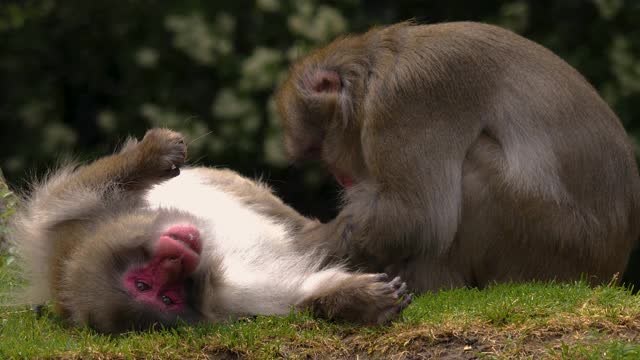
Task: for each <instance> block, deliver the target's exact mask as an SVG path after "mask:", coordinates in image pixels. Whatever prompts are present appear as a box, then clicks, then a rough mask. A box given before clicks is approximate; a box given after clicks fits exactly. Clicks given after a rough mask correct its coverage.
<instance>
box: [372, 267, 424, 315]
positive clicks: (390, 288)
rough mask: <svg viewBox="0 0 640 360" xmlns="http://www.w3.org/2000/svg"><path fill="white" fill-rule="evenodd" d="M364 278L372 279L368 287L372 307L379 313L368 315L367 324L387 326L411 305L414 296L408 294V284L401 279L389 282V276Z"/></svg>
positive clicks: (397, 278) (374, 275) (379, 275)
mask: <svg viewBox="0 0 640 360" xmlns="http://www.w3.org/2000/svg"><path fill="white" fill-rule="evenodd" d="M364 276H369V277H371V279H370V284H369V285H368V286H367V287H368V288H369V292H370V293H371V299H370V301H371V302H372V305H371V306H373V307H375V308H376V310H375V312H377V314H376V313H375V312H373V313H371V314H366V316H365V317H367V318H368V319H367V322H369V323H376V324H385V323H387V322H389V321H391V320H393V319H395V318H396V317H397V316H398V314H400V312H401V311H402V310H404V309H405V308H406V307H407V306H409V304H411V301H412V300H413V296H412V295H411V294H410V293H408V292H407V284H406V283H405V282H403V281H402V280H401V279H400V277H395V278H393V280H391V281H388V280H389V277H388V275H387V274H372V275H364Z"/></svg>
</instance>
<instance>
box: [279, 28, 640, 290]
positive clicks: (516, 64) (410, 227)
mask: <svg viewBox="0 0 640 360" xmlns="http://www.w3.org/2000/svg"><path fill="white" fill-rule="evenodd" d="M327 73H328V75H327ZM332 73H336V74H338V75H339V78H340V82H339V83H338V84H334V81H333V77H334V76H335V75H331V74H332ZM336 87H337V88H338V89H337V91H336V90H335V88H336ZM277 100H278V108H279V111H280V114H281V115H282V124H283V128H284V131H285V145H286V147H287V149H288V151H289V153H290V154H291V156H292V157H293V158H294V159H297V158H302V157H304V156H305V155H308V154H309V153H313V152H317V153H318V155H319V156H320V158H321V159H322V160H323V161H324V162H325V163H326V164H327V165H328V167H329V169H330V170H331V171H333V172H334V173H336V174H347V175H349V176H350V177H351V178H353V179H354V180H355V185H354V186H353V187H351V188H348V189H346V190H345V193H344V207H343V209H342V211H341V212H340V214H339V215H338V216H337V218H336V219H334V220H333V221H331V222H329V223H327V224H317V225H314V226H311V227H309V228H308V229H306V231H305V235H304V236H303V239H304V241H302V243H301V246H302V247H309V246H322V247H324V248H326V249H327V250H328V251H330V252H331V253H333V254H335V255H336V256H337V257H339V258H343V257H346V258H349V259H350V261H351V263H352V264H353V265H355V266H362V267H364V268H365V269H368V270H370V271H380V270H382V269H384V270H385V271H388V272H390V273H391V274H399V275H401V276H402V277H403V279H405V280H406V281H407V282H408V284H409V285H410V286H411V287H413V288H414V289H417V290H434V289H438V288H442V287H451V286H479V287H483V286H486V285H487V284H490V283H492V282H494V281H509V280H515V281H519V280H531V279H540V280H548V279H557V280H573V279H579V278H580V277H582V276H587V277H588V279H589V280H590V281H592V282H593V283H600V282H608V281H610V280H611V278H612V276H614V275H615V274H617V273H620V272H622V271H623V269H624V268H625V265H626V263H627V259H628V256H629V252H630V250H631V248H632V244H633V243H634V242H635V241H636V240H638V238H639V235H640V178H639V176H638V169H637V167H636V164H635V160H634V155H633V150H632V146H631V144H630V141H629V139H628V137H627V135H626V134H625V131H624V129H623V127H622V125H621V123H620V121H619V120H618V118H617V117H616V115H615V114H614V113H613V112H612V111H611V109H610V108H609V107H608V106H607V104H606V103H605V102H604V101H603V100H602V99H601V98H600V96H599V95H598V94H597V92H596V91H595V90H594V89H593V87H591V85H589V83H588V82H587V81H586V80H585V79H584V78H583V77H582V76H581V75H580V74H579V73H578V72H577V71H575V70H574V69H573V68H572V67H571V66H569V65H568V64H567V63H566V62H564V61H563V60H562V59H560V58H559V57H557V56H556V55H554V54H553V53H551V52H550V51H549V50H547V49H545V48H543V47H542V46H540V45H538V44H536V43H534V42H531V41H529V40H527V39H525V38H523V37H520V36H518V35H516V34H514V33H512V32H510V31H507V30H504V29H501V28H499V27H495V26H491V25H485V24H479V23H468V22H461V23H444V24H436V25H413V24H410V23H401V24H397V25H393V26H389V27H381V28H374V29H373V30H371V31H369V32H367V33H365V34H362V35H354V36H347V37H344V38H341V39H337V40H336V41H334V42H332V43H331V44H329V45H327V46H326V47H324V48H321V49H319V50H317V51H315V52H313V53H312V54H311V55H309V56H307V57H305V58H303V59H302V60H300V61H299V62H297V63H296V64H295V65H294V66H293V67H292V69H291V73H290V76H289V78H288V80H287V81H286V82H285V83H284V85H283V86H282V88H281V89H280V90H279V93H278V96H277Z"/></svg>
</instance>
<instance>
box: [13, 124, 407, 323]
mask: <svg viewBox="0 0 640 360" xmlns="http://www.w3.org/2000/svg"><path fill="white" fill-rule="evenodd" d="M185 156H186V145H185V143H184V141H183V138H182V136H181V135H180V134H178V133H176V132H173V131H170V130H166V129H154V130H150V131H149V132H147V134H146V135H145V137H144V139H143V140H142V141H141V142H136V141H135V140H129V141H128V142H127V143H126V144H125V146H124V147H123V148H122V150H121V151H120V152H118V153H116V154H115V155H111V156H107V157H105V158H102V159H99V160H97V161H95V162H93V163H91V164H89V165H84V166H79V167H73V166H70V167H66V168H63V169H61V170H58V171H55V172H53V173H52V174H51V175H50V176H49V177H48V179H47V180H46V181H44V182H42V183H41V184H38V185H35V188H34V190H33V193H32V195H31V196H30V197H29V198H28V199H25V201H24V204H23V207H22V209H21V210H20V211H19V213H18V215H17V216H16V220H15V222H14V224H13V227H12V239H13V240H12V241H13V243H14V244H15V246H16V247H17V248H18V250H19V254H20V256H21V258H22V260H23V261H24V264H25V265H26V266H28V267H29V270H30V271H29V272H28V275H29V276H28V277H29V279H30V290H31V292H30V293H31V297H30V301H32V302H34V303H40V302H42V301H47V300H52V302H53V304H54V308H55V309H56V310H57V311H58V312H59V313H61V314H62V315H63V316H64V317H66V318H68V319H70V320H71V321H72V322H73V323H75V324H77V325H89V326H91V327H93V328H95V329H96V330H99V331H102V332H108V333H117V332H122V331H126V330H129V329H144V328H147V327H150V326H154V325H155V324H158V325H164V326H171V325H174V324H175V323H176V322H179V321H184V322H187V323H190V322H200V321H225V320H228V319H233V318H237V317H239V316H247V315H256V314H264V315H269V314H286V313H288V312H290V311H291V310H292V309H305V308H310V309H311V310H312V311H313V312H315V313H316V314H318V315H320V316H323V317H326V318H329V319H341V320H346V321H353V322H359V323H367V324H368V323H384V322H387V321H389V320H391V319H393V318H394V317H395V316H396V315H397V314H398V313H399V312H400V311H401V310H402V309H403V308H405V307H406V306H407V305H408V304H409V302H410V301H411V296H410V295H409V294H407V293H406V284H404V283H403V282H402V281H401V280H400V279H399V278H394V279H388V278H387V276H386V275H385V274H364V273H350V272H346V271H345V270H343V268H341V267H340V266H339V265H335V264H334V265H329V264H328V263H330V262H328V261H326V255H325V254H324V253H323V252H322V250H321V249H315V248H308V249H306V250H305V251H300V250H298V249H296V247H295V246H294V245H293V244H295V243H296V242H297V240H296V238H297V236H298V233H299V231H300V230H301V229H302V228H305V227H307V226H309V225H310V224H311V223H312V220H309V219H307V218H304V217H303V216H301V215H299V214H298V213H297V212H295V211H294V210H293V209H291V208H290V207H288V206H287V205H285V204H284V203H283V202H282V201H280V200H279V199H278V198H277V197H275V196H274V195H273V194H272V192H271V191H270V189H269V188H268V187H266V186H265V185H263V184H261V183H257V182H254V181H252V180H249V179H246V178H243V177H241V176H240V175H238V174H236V173H234V172H232V171H230V170H219V169H211V168H190V169H186V170H183V171H182V174H181V175H179V176H178V174H179V173H180V167H181V166H182V165H183V163H184V161H185Z"/></svg>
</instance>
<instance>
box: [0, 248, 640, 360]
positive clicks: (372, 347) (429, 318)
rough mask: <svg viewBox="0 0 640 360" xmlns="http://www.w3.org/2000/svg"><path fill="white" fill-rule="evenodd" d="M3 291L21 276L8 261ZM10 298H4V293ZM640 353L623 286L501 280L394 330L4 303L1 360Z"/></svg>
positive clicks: (445, 294)
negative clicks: (145, 316)
mask: <svg viewBox="0 0 640 360" xmlns="http://www.w3.org/2000/svg"><path fill="white" fill-rule="evenodd" d="M0 260H3V261H0V264H2V265H0V293H5V294H6V293H7V292H10V291H11V290H12V289H13V288H14V287H15V286H17V285H18V284H17V282H16V281H15V280H14V278H13V276H12V274H14V273H15V272H14V271H13V270H15V269H13V268H14V266H15V265H14V264H10V265H7V264H6V261H4V260H6V256H5V257H0ZM5 300H6V299H5ZM237 357H239V358H257V359H269V358H278V357H285V358H356V357H360V358H391V357H392V358H399V359H402V358H415V357H427V358H428V357H450V358H455V359H457V358H474V357H479V358H489V359H491V358H552V359H602V358H605V359H621V358H628V359H637V358H639V357H640V298H639V297H638V296H635V295H632V294H631V292H630V291H628V290H625V289H623V288H621V287H617V286H602V287H597V288H590V287H588V286H586V285H585V284H583V283H579V282H578V283H574V284H547V283H529V284H503V285H496V286H493V287H491V288H489V289H486V290H474V289H457V290H448V291H441V292H439V293H436V294H426V295H423V296H420V297H418V298H416V299H415V301H414V303H413V304H412V305H411V306H410V307H409V308H408V309H407V310H406V311H405V312H404V313H403V314H402V317H401V319H399V320H398V321H396V322H394V323H393V324H391V325H389V326H382V327H358V326H353V325H349V324H335V323H330V322H326V321H323V320H317V319H314V318H313V317H311V316H310V315H308V314H291V315H289V316H287V317H258V318H255V319H246V320H242V321H237V322H233V323H231V324H224V325H222V324H218V325H206V326H181V327H178V328H176V329H170V330H162V329H160V330H155V331H149V332H144V333H130V334H125V335H121V336H105V335H100V334H97V333H95V332H93V331H91V330H89V329H77V328H70V327H68V326H67V325H66V324H65V323H64V322H63V321H62V320H61V319H59V318H58V317H56V316H55V315H53V314H51V313H49V312H48V310H45V312H44V314H43V315H42V316H41V317H39V318H38V317H37V316H36V314H35V313H34V312H33V311H31V310H30V309H28V308H26V307H20V306H18V307H16V306H14V307H7V306H5V307H0V359H12V358H62V359H88V358H95V359H138V358H139V359H147V358H158V359H191V358H193V359H209V358H224V359H227V358H237Z"/></svg>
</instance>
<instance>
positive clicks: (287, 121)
mask: <svg viewBox="0 0 640 360" xmlns="http://www.w3.org/2000/svg"><path fill="white" fill-rule="evenodd" d="M358 44H359V40H357V39H352V38H346V39H340V40H337V41H336V42H334V43H332V44H331V45H329V46H328V47H327V48H325V49H322V50H320V51H316V52H314V53H312V54H311V55H310V56H308V57H306V58H304V59H302V60H301V61H299V62H298V63H297V64H295V65H294V66H293V67H292V68H291V70H290V73H289V78H288V79H287V80H286V81H285V83H284V84H283V85H282V86H281V87H280V89H279V90H278V93H277V95H276V99H277V105H278V111H279V113H280V118H281V122H282V127H283V130H284V143H285V147H286V150H287V153H288V154H289V156H290V157H291V158H292V159H293V160H298V159H301V158H318V159H320V160H322V161H323V162H324V163H325V165H326V166H327V167H328V168H329V170H330V171H331V172H332V173H333V174H334V176H335V177H336V180H338V182H340V183H341V184H342V185H343V186H350V185H351V184H352V183H353V182H354V181H358V180H361V179H362V178H363V177H364V176H366V171H365V164H364V160H363V156H362V145H361V129H362V126H363V124H362V118H363V110H362V109H363V108H364V101H365V96H364V95H365V92H364V89H365V86H366V83H365V80H366V78H367V74H368V71H369V70H368V65H367V64H364V63H362V61H359V62H355V61H352V57H354V56H357V55H356V54H353V53H349V52H348V51H347V52H335V50H334V48H338V47H341V46H355V47H358ZM351 50H352V49H349V51H351ZM357 50H358V49H356V50H355V51H354V52H355V53H357ZM345 64H348V65H345ZM353 64H356V65H353Z"/></svg>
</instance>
